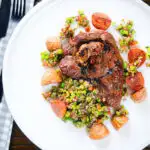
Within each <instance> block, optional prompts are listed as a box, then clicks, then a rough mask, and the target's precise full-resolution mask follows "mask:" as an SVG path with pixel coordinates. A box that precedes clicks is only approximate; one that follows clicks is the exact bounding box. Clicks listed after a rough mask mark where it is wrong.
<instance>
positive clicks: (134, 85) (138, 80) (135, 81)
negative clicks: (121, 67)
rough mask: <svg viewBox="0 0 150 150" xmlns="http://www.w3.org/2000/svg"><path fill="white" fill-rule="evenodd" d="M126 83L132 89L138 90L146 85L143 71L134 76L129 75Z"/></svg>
mask: <svg viewBox="0 0 150 150" xmlns="http://www.w3.org/2000/svg"><path fill="white" fill-rule="evenodd" d="M126 83H127V85H128V86H129V88H130V89H131V90H134V91H138V90H140V89H141V88H143V87H144V77H143V75H142V73H141V72H137V73H135V74H134V76H132V75H130V76H128V77H127V78H126Z"/></svg>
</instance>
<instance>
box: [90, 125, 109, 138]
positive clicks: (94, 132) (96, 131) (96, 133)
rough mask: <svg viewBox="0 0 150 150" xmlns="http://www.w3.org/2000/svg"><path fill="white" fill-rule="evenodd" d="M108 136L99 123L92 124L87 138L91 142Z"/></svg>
mask: <svg viewBox="0 0 150 150" xmlns="http://www.w3.org/2000/svg"><path fill="white" fill-rule="evenodd" d="M108 134H109V130H108V129H107V127H106V126H105V125H103V124H101V123H94V124H93V125H92V127H91V128H90V130H89V137H90V138H91V139H93V140H99V139H102V138H104V137H106V136H107V135H108Z"/></svg>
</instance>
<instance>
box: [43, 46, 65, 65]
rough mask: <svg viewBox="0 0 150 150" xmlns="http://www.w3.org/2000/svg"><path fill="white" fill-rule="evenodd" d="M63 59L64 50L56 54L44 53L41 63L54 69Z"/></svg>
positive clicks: (58, 50)
mask: <svg viewBox="0 0 150 150" xmlns="http://www.w3.org/2000/svg"><path fill="white" fill-rule="evenodd" d="M62 57H63V50H62V49H57V50H55V51H54V52H48V51H44V52H42V53H41V61H42V63H43V66H46V67H54V66H56V65H57V64H58V63H59V61H60V60H61V59H62Z"/></svg>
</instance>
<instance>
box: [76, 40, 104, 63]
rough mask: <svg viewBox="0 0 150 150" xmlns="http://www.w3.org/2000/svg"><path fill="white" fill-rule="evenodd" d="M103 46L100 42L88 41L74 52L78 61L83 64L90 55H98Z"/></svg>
mask: <svg viewBox="0 0 150 150" xmlns="http://www.w3.org/2000/svg"><path fill="white" fill-rule="evenodd" d="M103 48H104V44H103V43H101V42H90V43H88V44H83V45H81V46H80V48H79V51H78V52H77V53H76V59H77V61H78V63H80V64H83V63H85V62H87V61H88V59H89V58H90V57H91V56H97V55H99V54H100V53H101V52H102V50H103Z"/></svg>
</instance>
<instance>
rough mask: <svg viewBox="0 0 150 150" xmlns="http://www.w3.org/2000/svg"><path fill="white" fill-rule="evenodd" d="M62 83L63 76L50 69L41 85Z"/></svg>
mask: <svg viewBox="0 0 150 150" xmlns="http://www.w3.org/2000/svg"><path fill="white" fill-rule="evenodd" d="M61 81H62V78H61V74H60V73H59V72H57V71H56V70H55V69H53V68H50V69H48V70H47V71H46V72H45V73H44V75H43V77H42V80H41V85H48V84H51V83H60V82H61Z"/></svg>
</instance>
